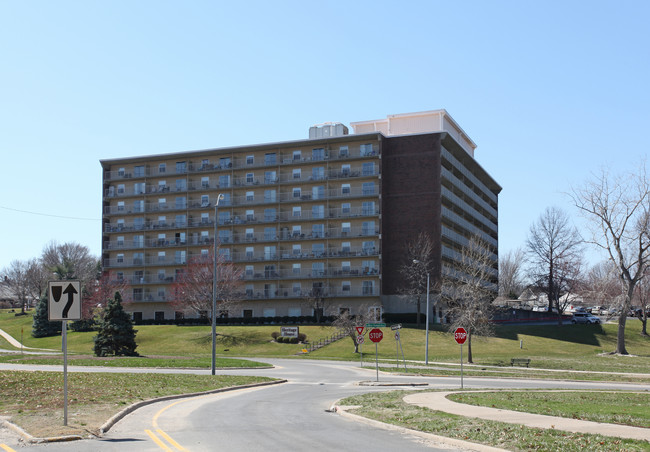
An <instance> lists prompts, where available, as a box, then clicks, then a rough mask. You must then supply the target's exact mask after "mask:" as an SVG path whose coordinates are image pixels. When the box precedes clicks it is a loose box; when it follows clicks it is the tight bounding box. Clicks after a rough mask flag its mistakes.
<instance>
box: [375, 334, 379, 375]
mask: <svg viewBox="0 0 650 452" xmlns="http://www.w3.org/2000/svg"><path fill="white" fill-rule="evenodd" d="M378 345H379V342H375V368H376V369H377V381H379V350H378V347H377V346H378Z"/></svg>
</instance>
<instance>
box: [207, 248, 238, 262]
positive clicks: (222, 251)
mask: <svg viewBox="0 0 650 452" xmlns="http://www.w3.org/2000/svg"><path fill="white" fill-rule="evenodd" d="M201 252H203V250H201ZM205 252H206V256H207V255H208V250H205ZM219 256H222V257H223V260H225V261H227V262H229V261H230V260H231V259H230V248H219Z"/></svg>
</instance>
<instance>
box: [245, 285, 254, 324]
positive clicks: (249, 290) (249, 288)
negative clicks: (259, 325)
mask: <svg viewBox="0 0 650 452" xmlns="http://www.w3.org/2000/svg"><path fill="white" fill-rule="evenodd" d="M254 292H255V286H254V285H253V284H246V296H247V297H248V298H253V293H254ZM246 311H248V309H245V310H244V317H245V316H246ZM249 317H253V311H250V315H249Z"/></svg>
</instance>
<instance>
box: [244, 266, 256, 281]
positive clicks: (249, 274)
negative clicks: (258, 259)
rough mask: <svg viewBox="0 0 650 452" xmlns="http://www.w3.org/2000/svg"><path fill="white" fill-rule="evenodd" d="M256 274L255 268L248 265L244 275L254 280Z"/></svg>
mask: <svg viewBox="0 0 650 452" xmlns="http://www.w3.org/2000/svg"><path fill="white" fill-rule="evenodd" d="M254 273H255V267H254V266H252V265H247V266H246V270H245V272H244V274H245V275H246V276H247V277H249V278H252V277H253V274H254Z"/></svg>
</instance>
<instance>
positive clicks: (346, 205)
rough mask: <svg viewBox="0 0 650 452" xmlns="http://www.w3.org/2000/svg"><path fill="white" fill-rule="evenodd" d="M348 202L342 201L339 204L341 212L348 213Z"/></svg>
mask: <svg viewBox="0 0 650 452" xmlns="http://www.w3.org/2000/svg"><path fill="white" fill-rule="evenodd" d="M350 210H351V209H350V203H349V202H344V203H343V204H341V214H344V215H348V214H349V213H350Z"/></svg>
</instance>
